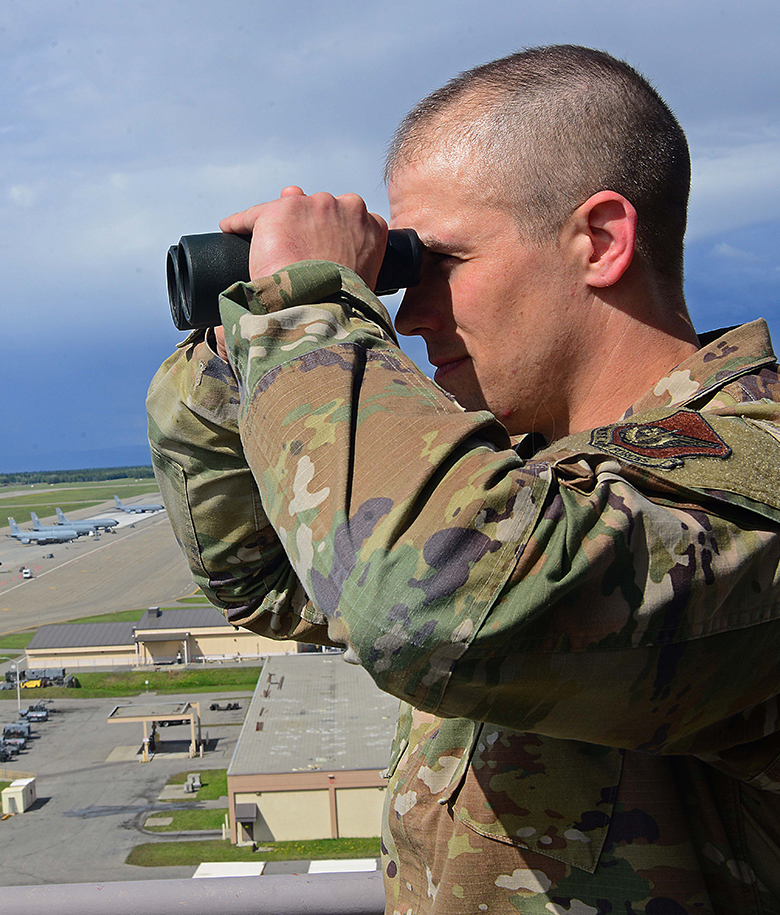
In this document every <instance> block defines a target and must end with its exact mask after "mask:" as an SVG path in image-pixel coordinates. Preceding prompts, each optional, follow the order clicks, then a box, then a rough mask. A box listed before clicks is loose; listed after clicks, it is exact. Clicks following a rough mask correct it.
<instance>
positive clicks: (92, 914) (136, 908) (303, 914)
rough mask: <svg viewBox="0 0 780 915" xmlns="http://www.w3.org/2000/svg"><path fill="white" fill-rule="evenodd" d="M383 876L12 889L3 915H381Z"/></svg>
mask: <svg viewBox="0 0 780 915" xmlns="http://www.w3.org/2000/svg"><path fill="white" fill-rule="evenodd" d="M384 910H385V898H384V887H383V883H382V875H381V874H380V873H373V874H316V875H315V874H309V875H304V874H300V875H280V876H269V877H265V876H263V877H220V878H216V879H213V880H192V879H189V880H138V881H128V882H122V883H74V884H58V885H50V886H8V887H4V888H3V892H2V895H0V915H19V912H23V911H33V912H44V911H45V912H46V913H47V915H105V913H106V912H110V913H111V915H168V913H170V912H171V911H176V912H177V913H179V912H185V913H189V912H191V913H197V915H203V913H206V912H219V913H220V915H383V913H384Z"/></svg>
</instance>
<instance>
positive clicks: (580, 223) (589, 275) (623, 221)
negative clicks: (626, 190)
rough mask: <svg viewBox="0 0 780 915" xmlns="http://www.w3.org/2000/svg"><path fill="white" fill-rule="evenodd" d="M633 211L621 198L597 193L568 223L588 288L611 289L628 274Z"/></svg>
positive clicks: (633, 235) (633, 241)
mask: <svg viewBox="0 0 780 915" xmlns="http://www.w3.org/2000/svg"><path fill="white" fill-rule="evenodd" d="M636 221H637V217H636V210H635V209H634V206H633V204H632V203H631V202H630V201H628V200H627V199H626V198H625V197H623V195H622V194H618V193H616V192H615V191H599V192H598V193H597V194H594V195H593V196H592V197H589V198H588V199H587V200H586V201H585V203H583V204H582V205H581V206H579V207H577V209H576V210H575V211H574V213H573V214H572V218H571V220H570V222H569V225H570V227H571V229H572V230H573V233H574V235H575V236H576V238H577V242H578V246H579V247H580V250H581V255H582V257H583V260H582V264H583V268H584V271H585V274H584V279H585V282H586V283H587V284H588V285H589V286H594V287H597V288H602V289H603V288H605V287H607V286H613V285H614V284H615V283H616V282H617V281H618V280H619V279H620V278H621V277H622V276H623V274H624V273H625V272H626V270H628V268H629V266H630V264H631V261H632V260H633V257H634V250H635V248H636Z"/></svg>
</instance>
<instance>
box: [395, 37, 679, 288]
mask: <svg viewBox="0 0 780 915" xmlns="http://www.w3.org/2000/svg"><path fill="white" fill-rule="evenodd" d="M442 144H446V146H447V147H449V148H452V149H453V150H456V149H457V148H458V147H459V146H460V147H461V148H465V149H467V150H468V151H469V153H470V154H471V155H472V156H473V153H474V152H475V151H476V152H477V157H476V160H475V168H478V169H479V173H480V174H481V175H482V176H483V177H484V176H486V177H487V178H488V179H489V180H490V181H492V182H493V183H494V185H495V187H496V190H497V191H498V193H499V194H501V195H502V197H503V198H504V199H506V200H507V203H508V205H509V207H510V209H512V210H513V211H515V212H516V214H517V217H518V222H519V225H520V229H521V231H522V232H523V234H526V235H527V236H529V237H530V238H531V239H534V240H536V241H543V240H549V239H550V238H555V237H557V235H558V232H559V231H560V229H561V227H562V226H563V225H564V223H565V222H566V220H567V219H568V217H569V216H570V215H571V213H572V212H573V211H574V210H575V209H576V208H577V207H578V206H580V205H581V204H582V203H584V202H585V201H586V200H587V199H588V198H589V197H590V196H592V195H593V194H595V193H597V192H598V191H602V190H611V191H616V192H617V193H619V194H622V195H623V196H624V197H626V198H627V199H628V200H629V201H631V203H632V204H633V205H634V207H635V208H636V210H637V214H638V230H637V253H638V254H639V255H640V256H641V257H643V258H644V259H645V260H646V262H647V264H648V265H649V266H650V267H651V269H652V270H654V272H655V273H656V275H657V276H658V277H659V278H661V279H664V280H667V281H672V282H673V283H675V284H676V283H680V284H681V283H682V273H683V237H684V235H685V225H686V219H687V207H688V193H689V188H690V171H691V168H690V156H689V153H688V144H687V142H686V139H685V134H684V133H683V131H682V128H681V127H680V125H679V124H678V122H677V120H676V118H675V117H674V115H673V114H672V112H671V110H670V109H669V107H668V106H667V105H666V103H665V102H664V101H663V99H662V98H661V97H660V96H659V95H658V93H657V92H656V91H655V89H654V88H653V87H652V86H651V85H650V83H649V82H648V81H647V80H646V79H645V78H644V77H643V76H641V75H640V74H639V73H637V72H636V70H634V69H633V68H632V67H630V66H629V65H628V64H626V63H624V62H623V61H621V60H617V59H616V58H614V57H612V56H611V55H609V54H607V53H605V52H603V51H596V50H593V49H592V48H583V47H579V46H577V45H553V46H550V47H541V48H530V49H527V50H525V51H520V52H518V53H516V54H511V55H509V56H508V57H504V58H502V59H500V60H496V61H492V62H491V63H487V64H483V65H482V66H479V67H475V68H474V69H472V70H467V71H466V72H464V73H461V74H460V75H459V76H456V77H455V78H454V79H452V80H450V82H448V83H447V84H446V85H445V86H443V87H442V88H441V89H438V90H437V91H436V92H433V93H432V94H431V95H429V96H428V97H427V98H425V99H423V100H422V101H421V102H420V103H419V104H418V105H416V106H415V108H414V109H413V110H412V111H411V112H410V113H409V114H408V115H407V116H406V118H404V120H403V121H402V122H401V124H400V126H399V127H398V130H397V131H396V134H395V137H394V138H393V140H392V143H391V145H390V149H389V151H388V156H387V165H386V172H385V174H386V177H387V178H388V180H389V179H390V178H391V177H392V173H393V172H394V170H396V169H398V168H403V167H404V166H405V165H408V164H410V163H411V162H413V161H414V160H415V159H416V158H419V157H423V156H424V155H425V153H426V151H427V150H430V149H432V148H434V147H436V148H442ZM445 148H446V147H445Z"/></svg>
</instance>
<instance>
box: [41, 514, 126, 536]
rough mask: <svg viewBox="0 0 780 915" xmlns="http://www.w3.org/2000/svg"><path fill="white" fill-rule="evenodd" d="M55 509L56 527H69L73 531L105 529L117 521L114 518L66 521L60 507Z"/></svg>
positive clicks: (114, 524)
mask: <svg viewBox="0 0 780 915" xmlns="http://www.w3.org/2000/svg"><path fill="white" fill-rule="evenodd" d="M56 511H57V527H69V528H70V529H71V530H74V531H79V532H81V531H85V532H86V533H89V532H90V531H107V530H109V529H110V528H112V527H116V526H117V524H119V522H118V521H117V520H116V518H83V519H82V520H81V521H68V519H67V518H66V517H65V515H64V513H63V511H62V509H61V508H58V509H56Z"/></svg>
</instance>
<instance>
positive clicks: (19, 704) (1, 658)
mask: <svg viewBox="0 0 780 915" xmlns="http://www.w3.org/2000/svg"><path fill="white" fill-rule="evenodd" d="M0 661H11V659H10V658H9V657H8V656H7V655H0ZM11 667H12V668H13V671H14V676H15V678H16V710H17V712H21V710H22V692H21V689H20V688H19V668H18V667H17V666H16V662H15V661H11Z"/></svg>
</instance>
